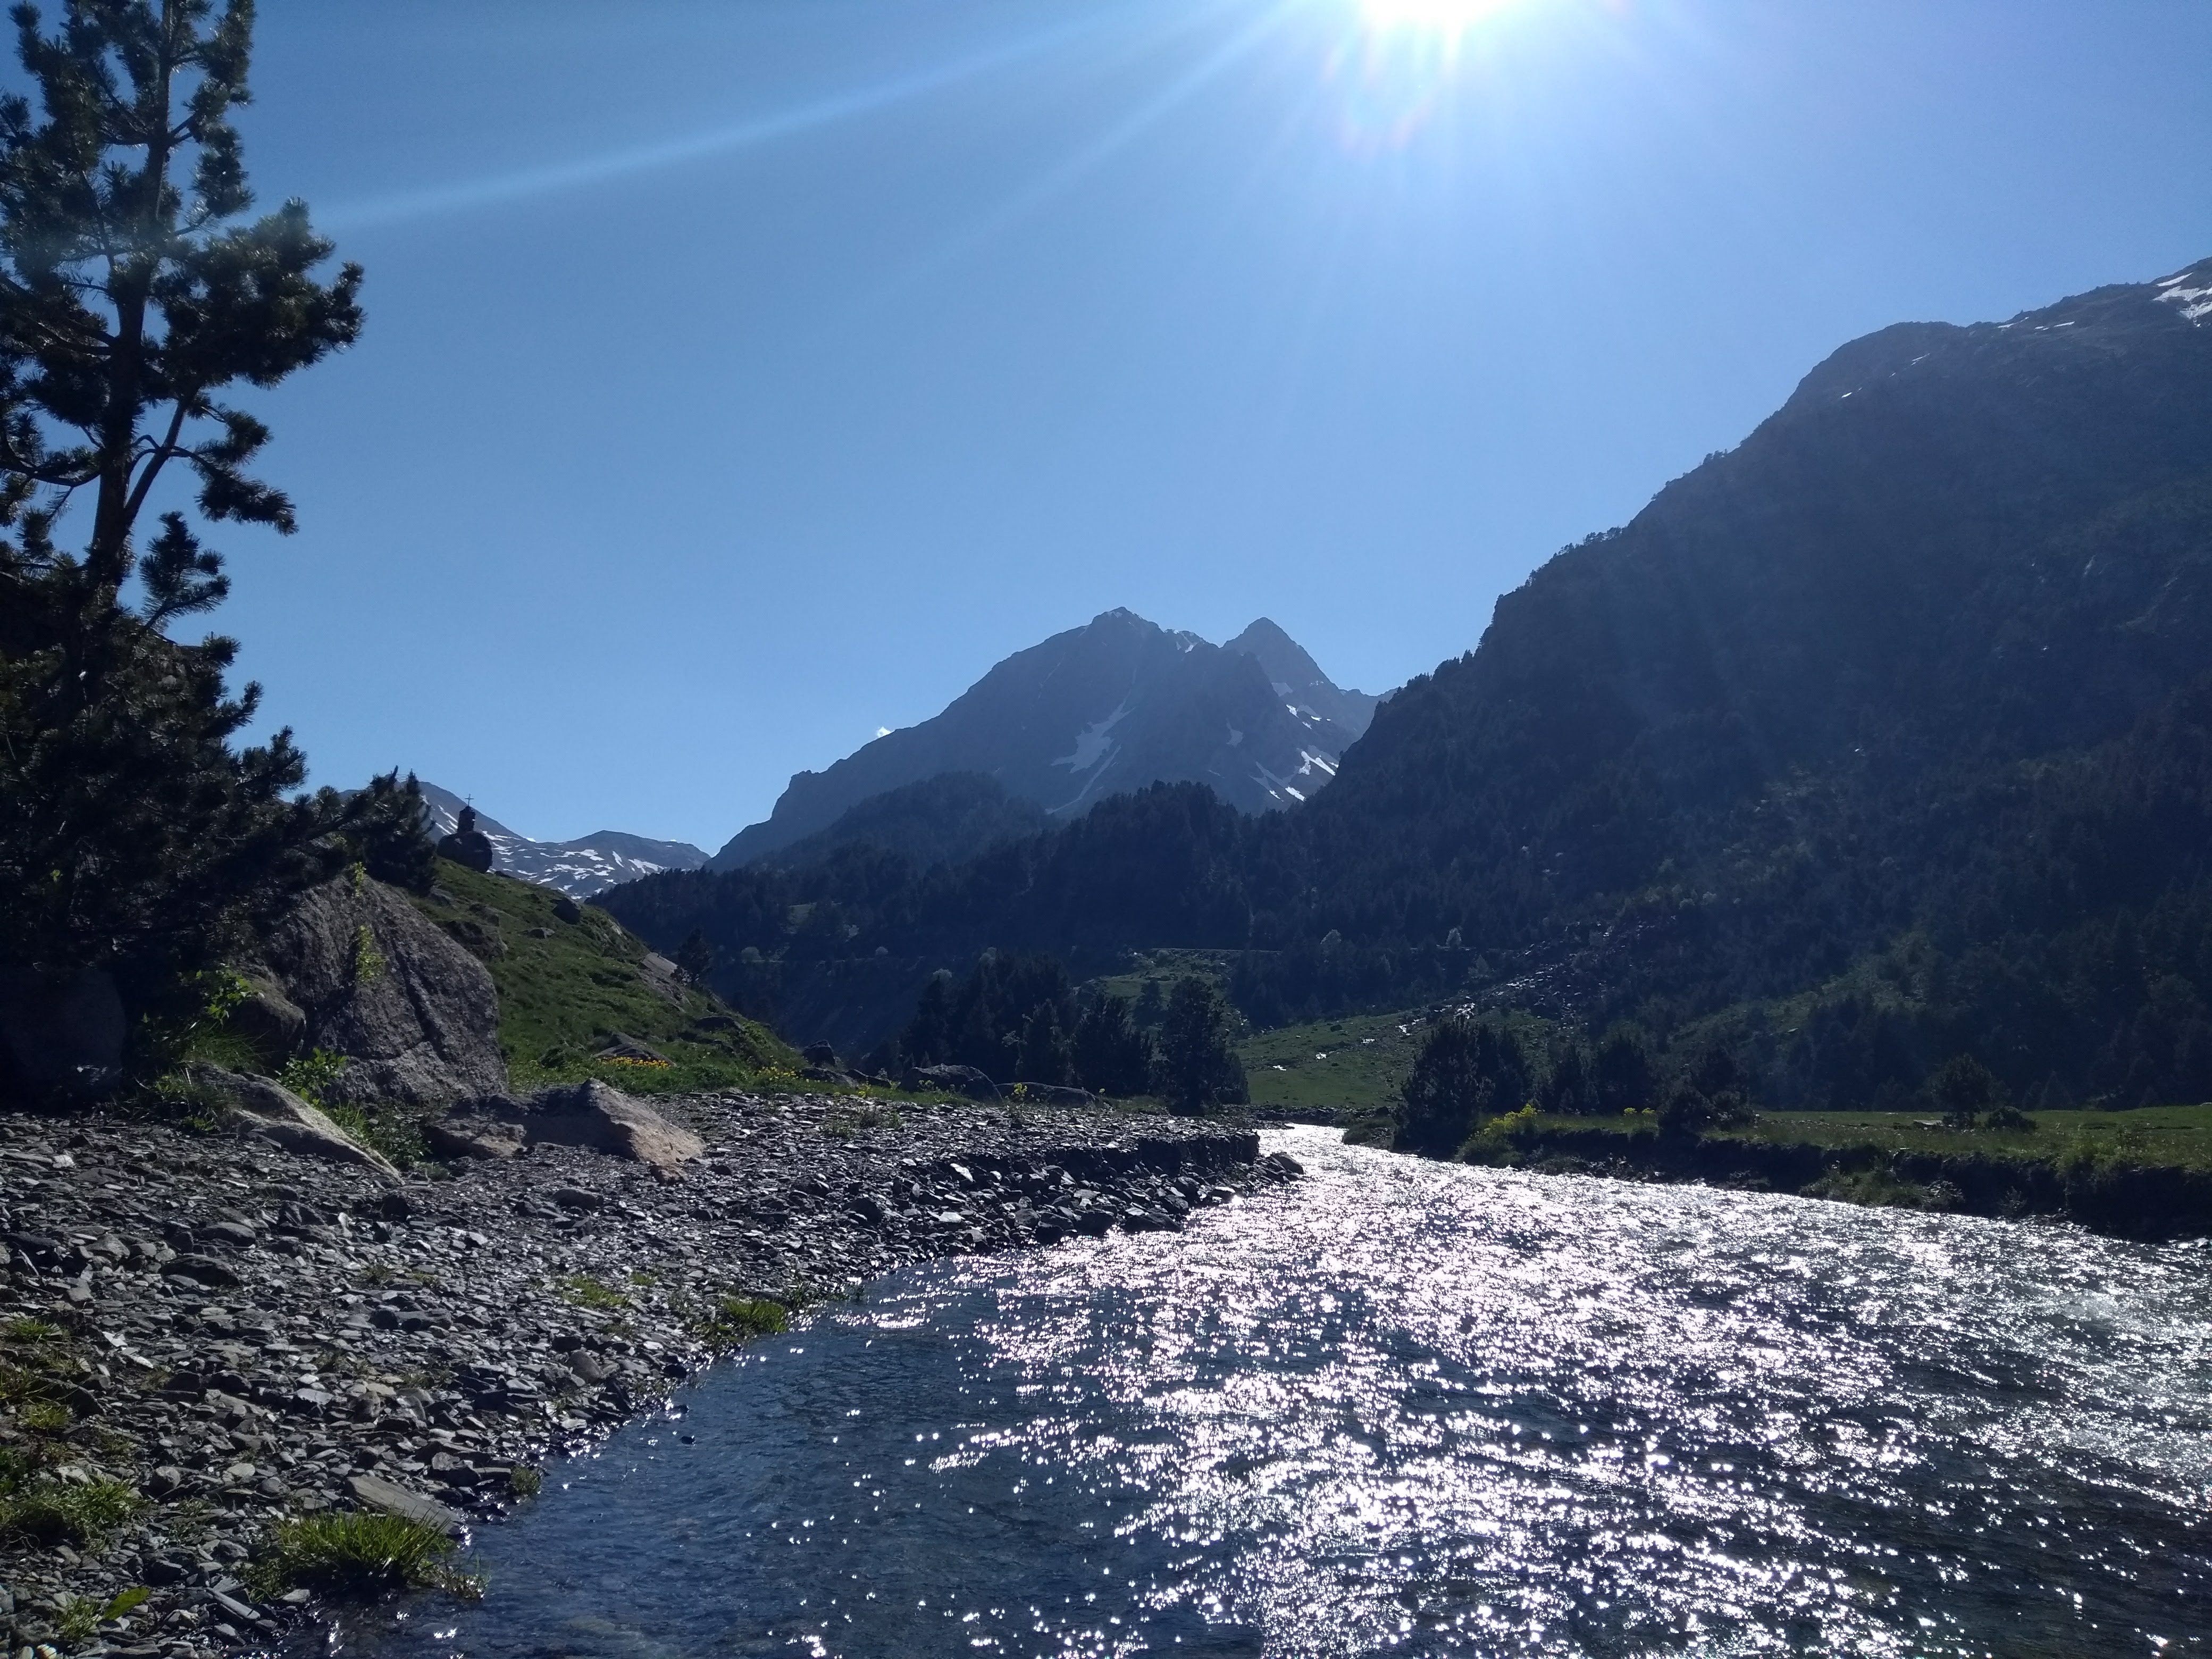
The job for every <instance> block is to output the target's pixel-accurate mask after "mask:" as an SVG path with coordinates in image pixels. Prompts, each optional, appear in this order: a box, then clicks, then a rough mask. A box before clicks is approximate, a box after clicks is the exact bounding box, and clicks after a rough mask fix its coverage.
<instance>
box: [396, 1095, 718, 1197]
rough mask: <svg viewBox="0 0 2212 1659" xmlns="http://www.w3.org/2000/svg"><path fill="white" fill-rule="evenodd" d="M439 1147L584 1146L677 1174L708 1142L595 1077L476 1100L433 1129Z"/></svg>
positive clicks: (479, 1150) (495, 1153)
mask: <svg viewBox="0 0 2212 1659" xmlns="http://www.w3.org/2000/svg"><path fill="white" fill-rule="evenodd" d="M427 1133H428V1137H429V1139H430V1143H431V1145H432V1146H435V1147H436V1148H437V1149H438V1150H439V1151H441V1152H446V1153H448V1154H451V1155H453V1156H458V1157H463V1158H512V1157H513V1156H514V1155H515V1154H516V1153H517V1152H520V1151H521V1150H522V1149H523V1148H524V1147H525V1146H581V1147H585V1148H587V1149H589V1150H591V1151H593V1152H610V1153H612V1154H613V1155H614V1156H616V1157H617V1158H630V1159H633V1160H635V1162H637V1163H640V1164H644V1165H646V1166H647V1168H649V1169H651V1170H653V1171H654V1172H655V1173H657V1174H659V1175H664V1176H672V1175H675V1174H677V1173H678V1172H679V1171H680V1170H682V1169H683V1167H684V1164H688V1163H690V1161H691V1160H692V1159H694V1158H697V1157H698V1156H699V1155H700V1154H701V1153H702V1152H704V1151H705V1150H706V1148H705V1146H704V1145H703V1144H702V1142H701V1140H700V1139H699V1137H698V1136H697V1135H696V1134H694V1133H692V1132H691V1131H690V1129H688V1128H686V1127H684V1126H683V1125H682V1124H680V1123H677V1122H675V1121H671V1119H670V1118H668V1117H667V1116H665V1115H664V1114H662V1113H660V1112H659V1111H657V1110H655V1109H653V1107H651V1106H649V1105H647V1103H645V1102H644V1101H641V1100H639V1099H637V1098H636V1097H634V1096H631V1095H626V1094H624V1093H623V1091H621V1090H619V1089H614V1088H610V1087H609V1086H608V1085H605V1084H604V1083H601V1082H599V1081H598V1080H597V1079H592V1080H591V1081H588V1082H584V1083H568V1084H561V1085H556V1086H555V1087H553V1088H550V1089H541V1090H539V1091H538V1092H537V1093H536V1094H534V1095H532V1097H530V1098H529V1099H528V1100H526V1101H514V1100H509V1099H507V1098H505V1097H501V1096H493V1097H487V1098H484V1099H481V1100H475V1101H471V1102H470V1103H467V1104H466V1105H465V1106H463V1107H460V1108H459V1109H457V1110H455V1111H454V1112H453V1113H452V1114H450V1115H447V1117H446V1118H445V1120H444V1121H441V1122H438V1123H434V1124H432V1125H430V1126H429V1128H428V1131H427Z"/></svg>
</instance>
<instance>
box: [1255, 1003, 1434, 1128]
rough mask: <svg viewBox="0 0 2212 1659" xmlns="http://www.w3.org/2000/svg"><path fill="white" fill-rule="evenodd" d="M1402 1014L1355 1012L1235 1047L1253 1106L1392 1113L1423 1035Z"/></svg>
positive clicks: (1257, 1036) (1262, 1033) (1262, 1034)
mask: <svg viewBox="0 0 2212 1659" xmlns="http://www.w3.org/2000/svg"><path fill="white" fill-rule="evenodd" d="M1405 1018H1406V1017H1405V1016H1404V1015H1402V1014H1355V1015H1352V1016H1350V1017H1348V1018H1344V1019H1332V1020H1322V1021H1318V1022H1316V1023H1315V1024H1310V1025H1284V1026H1279V1027H1277V1028H1276V1029H1275V1030H1272V1031H1257V1032H1254V1033H1253V1034H1252V1035H1250V1036H1247V1037H1246V1038H1245V1039H1244V1041H1243V1042H1240V1043H1239V1044H1237V1057H1238V1058H1239V1059H1241V1060H1243V1062H1244V1073H1245V1076H1246V1077H1247V1078H1249V1079H1250V1081H1251V1085H1252V1103H1253V1104H1254V1105H1255V1106H1263V1107H1274V1108H1276V1109H1280V1110H1285V1111H1295V1112H1302V1113H1303V1112H1316V1113H1320V1112H1334V1113H1338V1114H1357V1113H1360V1112H1367V1111H1372V1110H1374V1109H1376V1108H1378V1107H1386V1106H1388V1105H1389V1104H1390V1103H1391V1102H1393V1101H1395V1099H1396V1098H1397V1097H1398V1089H1399V1085H1401V1084H1402V1083H1403V1082H1404V1081H1405V1078H1406V1073H1407V1072H1408V1071H1410V1070H1412V1069H1413V1054H1414V1051H1415V1048H1416V1047H1417V1045H1418V1041H1419V1039H1418V1038H1417V1037H1413V1036H1407V1035H1406V1033H1405V1031H1404V1030H1402V1029H1401V1027H1402V1026H1403V1024H1404V1023H1405Z"/></svg>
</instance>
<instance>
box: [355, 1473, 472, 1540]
mask: <svg viewBox="0 0 2212 1659" xmlns="http://www.w3.org/2000/svg"><path fill="white" fill-rule="evenodd" d="M346 1487H347V1490H349V1492H352V1493H353V1495H354V1497H355V1498H356V1499H357V1500H358V1501H360V1502H361V1503H362V1504H367V1505H368V1507H369V1508H370V1509H373V1510H383V1511H384V1513H385V1514H386V1515H396V1516H399V1517H400V1519H402V1520H403V1521H416V1522H421V1523H422V1525H424V1526H426V1527H436V1528H440V1529H441V1530H443V1531H445V1532H448V1533H454V1534H458V1533H459V1531H460V1530H461V1517H460V1516H459V1515H458V1514H456V1513H455V1512H454V1511H453V1510H450V1509H448V1508H447V1507H446V1505H444V1504H441V1503H440V1502H439V1501H438V1500H437V1499H436V1498H425V1497H423V1496H422V1494H421V1493H419V1492H410V1491H408V1490H407V1488H406V1487H404V1486H396V1485H394V1484H393V1483H392V1482H391V1481H389V1480H386V1479H384V1477H383V1476H381V1475H376V1474H349V1475H348V1476H347V1477H346Z"/></svg>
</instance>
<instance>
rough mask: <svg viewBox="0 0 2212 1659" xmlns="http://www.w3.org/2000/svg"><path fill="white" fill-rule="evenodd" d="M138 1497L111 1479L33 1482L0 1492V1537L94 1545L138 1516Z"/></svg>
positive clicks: (126, 1487)
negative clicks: (77, 1482) (76, 1483)
mask: <svg viewBox="0 0 2212 1659" xmlns="http://www.w3.org/2000/svg"><path fill="white" fill-rule="evenodd" d="M137 1510H138V1494H137V1493H136V1492H132V1491H131V1488H130V1487H128V1486H124V1485H122V1484H121V1483H119V1482H118V1481H114V1480H94V1481H89V1482H88V1483H86V1484H85V1485H83V1486H71V1485H67V1484H64V1482H62V1481H59V1480H32V1481H27V1482H23V1483H22V1484H21V1485H18V1486H15V1490H14V1491H12V1492H5V1493H0V1536H4V1537H10V1538H22V1539H27V1540H29V1541H32V1542H33V1543H39V1544H74V1545H76V1546H78V1547H82V1546H84V1545H87V1544H97V1543H99V1542H100V1541H102V1540H103V1539H105V1538H106V1536H107V1535H108V1534H110V1533H112V1532H113V1531H114V1530H115V1529H116V1528H118V1527H119V1526H121V1525H122V1524H123V1523H124V1522H125V1521H128V1520H129V1519H130V1518H131V1516H133V1515H135V1514H136V1513H137Z"/></svg>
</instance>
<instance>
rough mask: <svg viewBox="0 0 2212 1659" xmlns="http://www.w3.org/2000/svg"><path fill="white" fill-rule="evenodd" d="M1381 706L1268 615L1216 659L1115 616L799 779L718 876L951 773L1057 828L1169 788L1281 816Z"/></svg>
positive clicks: (1329, 774)
mask: <svg viewBox="0 0 2212 1659" xmlns="http://www.w3.org/2000/svg"><path fill="white" fill-rule="evenodd" d="M1375 705H1376V699H1375V698H1372V697H1369V696H1366V695H1365V694H1364V693H1361V692H1357V691H1351V692H1347V691H1344V690H1340V688H1338V687H1337V686H1336V685H1335V684H1333V683H1332V682H1331V681H1330V680H1329V679H1328V676H1327V675H1325V674H1323V673H1322V671H1321V670H1320V668H1319V667H1318V666H1317V665H1316V664H1315V663H1314V660H1313V659H1312V658H1311V657H1310V656H1309V655H1307V653H1305V652H1304V650H1303V649H1302V648H1301V647H1298V645H1297V643H1296V642H1295V641H1292V640H1291V638H1290V636H1289V635H1287V634H1285V633H1284V632H1283V630H1282V629H1279V627H1277V626H1276V625H1275V624H1274V623H1272V622H1268V621H1267V620H1266V619H1264V618H1262V619H1261V621H1259V622H1255V623H1253V624H1252V626H1251V627H1249V628H1248V629H1245V631H1244V632H1243V634H1241V635H1238V636H1237V639H1236V640H1234V641H1231V642H1230V643H1229V644H1228V645H1226V646H1217V645H1212V644H1210V643H1208V642H1207V641H1205V640H1202V639H1200V637H1199V636H1198V635H1195V634H1189V633H1183V632H1176V631H1171V630H1170V629H1164V628H1161V627H1159V626H1158V625H1157V624H1155V623H1151V622H1147V621H1146V619H1145V618H1144V617H1139V616H1138V615H1136V614H1135V613H1134V612H1133V611H1126V610H1117V611H1106V612H1103V614H1101V615H1099V616H1097V617H1093V618H1092V619H1091V621H1090V622H1089V623H1086V624H1085V625H1084V626H1083V627H1081V628H1075V629H1068V630H1067V631H1066V632H1065V633H1061V634H1056V635H1054V636H1053V637H1052V638H1050V639H1048V640H1046V641H1043V642H1042V644H1039V645H1035V646H1032V647H1030V648H1029V649H1027V650H1025V651H1018V652H1016V653H1014V654H1013V655H1012V656H1011V657H1008V658H1007V659H1006V660H1004V661H1003V662H1000V664H998V665H996V666H995V667H994V668H993V669H992V670H991V671H989V672H988V673H987V674H986V675H984V676H983V678H981V679H980V680H978V681H977V682H976V683H975V684H974V685H973V686H971V687H969V690H966V691H965V692H963V693H962V694H961V696H958V697H957V698H955V699H954V700H953V702H951V704H950V705H948V706H947V707H946V708H945V710H944V712H943V713H941V714H937V715H934V716H933V717H932V718H930V719H929V720H923V721H921V723H920V724H919V725H916V726H908V727H906V728H905V729H903V730H902V731H897V732H887V733H885V734H884V736H882V737H879V738H877V739H876V740H875V741H874V742H872V743H870V744H865V745H863V746H862V747H861V748H860V750H857V751H855V752H854V753H853V754H851V755H848V757H845V758H844V759H843V760H841V761H838V762H836V763H835V764H833V765H831V766H829V768H827V769H824V770H823V771H821V772H801V773H799V775H796V776H795V777H793V779H792V780H791V782H790V784H789V786H788V787H786V789H785V790H784V792H783V794H782V795H781V797H780V798H779V799H778V800H777V801H776V804H775V810H774V811H772V812H771V813H770V814H769V817H768V818H767V819H765V820H764V821H763V822H762V823H756V824H752V825H750V826H749V827H748V828H746V829H743V830H741V831H739V832H738V835H737V836H734V837H733V838H732V840H731V841H730V842H729V843H728V844H727V845H726V846H725V847H724V848H722V849H721V850H720V852H718V853H716V854H714V858H713V859H712V860H709V861H708V867H710V868H713V869H716V870H732V869H737V868H740V867H742V866H744V865H746V864H749V863H751V862H752V861H753V860H757V859H760V858H763V857H766V856H768V855H769V854H775V853H776V852H778V851H780V850H781V849H782V848H787V847H789V846H791V845H792V844H793V843H794V842H799V841H801V840H803V839H805V837H807V836H814V835H817V834H819V833H820V832H822V831H824V830H827V829H829V828H830V827H831V826H832V825H833V824H834V823H836V821H837V820H838V819H839V818H840V817H842V816H843V815H844V814H845V813H847V812H848V811H852V810H854V808H856V807H859V806H860V805H861V804H862V803H863V802H866V801H868V800H870V799H873V798H874V797H876V796H878V795H882V794H884V793H886V792H888V791H891V790H895V789H900V788H903V787H909V786H912V785H915V784H918V783H922V782H925V781H927V780H929V779H932V778H935V777H939V776H941V775H945V774H948V773H956V772H957V773H975V774H980V775H983V776H986V777H988V778H991V779H994V780H995V781H997V783H998V784H999V785H1000V787H1002V788H1003V789H1004V790H1005V791H1006V793H1007V794H1008V795H1009V796H1012V797H1013V798H1014V799H1018V800H1024V801H1028V802H1030V803H1033V804H1034V805H1036V806H1038V807H1040V808H1042V810H1043V811H1044V812H1045V813H1046V814H1047V815H1048V817H1051V818H1053V819H1055V820H1058V821H1060V822H1066V821H1068V820H1070V819H1073V818H1075V817H1080V816H1082V814H1084V813H1085V812H1086V811H1089V810H1090V809H1091V807H1092V806H1094V805H1097V802H1099V801H1100V800H1102V799H1105V798H1107V797H1108V796H1110V795H1116V794H1122V793H1127V792H1128V791H1130V790H1133V789H1139V788H1143V787H1146V786H1147V785H1149V784H1152V783H1157V782H1161V781H1191V782H1200V783H1204V784H1206V786H1207V787H1210V788H1212V790H1213V791H1214V792H1215V793H1217V794H1218V795H1220V796H1221V798H1222V799H1225V800H1226V801H1228V802H1229V803H1230V804H1231V805H1233V806H1235V807H1237V809H1238V810H1240V811H1245V812H1265V811H1276V810H1279V809H1281V808H1283V807H1286V806H1291V805H1296V804H1297V803H1298V802H1300V801H1304V800H1306V799H1310V798H1311V797H1312V796H1313V795H1315V794H1316V793H1318V792H1319V791H1321V790H1322V788H1324V787H1327V786H1328V782H1329V781H1330V779H1332V778H1334V776H1335V775H1336V769H1337V766H1338V763H1339V762H1340V759H1341V757H1342V756H1343V754H1344V751H1345V750H1346V749H1347V748H1349V747H1350V746H1351V744H1352V743H1353V742H1354V741H1356V740H1357V739H1358V737H1359V735H1360V733H1361V732H1364V731H1365V730H1366V726H1367V722H1368V720H1370V719H1371V718H1372V715H1373V712H1374V708H1375Z"/></svg>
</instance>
